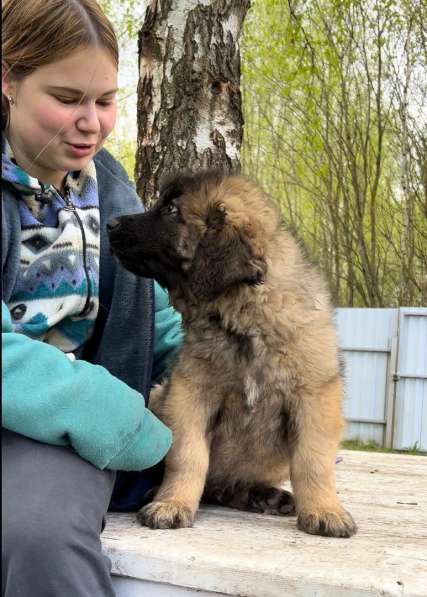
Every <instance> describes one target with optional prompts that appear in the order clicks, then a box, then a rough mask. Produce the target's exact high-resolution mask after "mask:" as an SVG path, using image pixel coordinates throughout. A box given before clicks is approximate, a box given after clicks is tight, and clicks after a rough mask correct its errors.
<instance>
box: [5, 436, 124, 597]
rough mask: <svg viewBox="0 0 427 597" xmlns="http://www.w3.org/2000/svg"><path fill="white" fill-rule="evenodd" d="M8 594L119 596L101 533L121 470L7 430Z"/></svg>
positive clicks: (20, 596) (22, 596) (26, 596)
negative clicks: (101, 466) (97, 465)
mask: <svg viewBox="0 0 427 597" xmlns="http://www.w3.org/2000/svg"><path fill="white" fill-rule="evenodd" d="M2 444H3V446H2V462H3V471H2V480H3V489H2V521H3V531H2V534H3V547H2V567H3V574H2V577H3V585H2V594H3V596H4V597H114V595H115V593H114V590H113V586H112V582H111V577H110V569H111V563H110V561H109V559H108V558H107V557H106V556H105V555H103V554H102V552H101V541H100V534H101V530H102V525H103V518H104V516H105V514H106V512H107V509H108V504H109V502H110V498H111V494H112V491H113V486H114V480H115V473H114V472H112V471H100V470H98V469H97V468H95V467H94V466H92V465H91V464H89V463H88V462H86V461H85V460H82V459H81V458H80V457H79V456H77V455H76V454H75V453H74V452H73V451H72V450H69V449H67V448H62V447H56V446H50V445H47V444H42V443H40V442H36V441H33V440H31V439H28V438H26V437H24V436H22V435H17V434H16V433H12V432H10V431H6V430H4V429H3V430H2Z"/></svg>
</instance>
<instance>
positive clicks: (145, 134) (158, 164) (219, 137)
mask: <svg viewBox="0 0 427 597" xmlns="http://www.w3.org/2000/svg"><path fill="white" fill-rule="evenodd" d="M249 5H250V0H179V1H177V2H173V1H172V0H151V2H149V4H148V7H147V10H146V13H145V20H144V24H143V26H142V28H141V30H140V32H139V38H138V40H139V49H138V58H139V73H140V78H139V84H138V106H137V111H138V144H137V154H136V166H135V182H136V187H137V191H138V193H139V195H140V196H141V198H142V200H143V202H144V204H145V205H147V206H149V205H151V204H152V202H153V201H154V200H155V198H156V194H157V192H158V188H159V182H160V179H161V177H162V176H163V175H165V174H171V173H173V172H176V171H178V170H182V169H200V168H210V167H218V168H221V169H223V170H225V171H226V172H231V171H239V170H240V147H241V144H242V135H243V116H242V109H241V95H240V52H239V36H240V32H241V28H242V24H243V21H244V18H245V16H246V13H247V11H248V9H249Z"/></svg>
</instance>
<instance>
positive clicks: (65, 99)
mask: <svg viewBox="0 0 427 597" xmlns="http://www.w3.org/2000/svg"><path fill="white" fill-rule="evenodd" d="M54 98H55V99H56V100H57V101H58V102H60V103H61V104H75V103H76V102H77V100H76V99H72V98H69V97H58V96H54Z"/></svg>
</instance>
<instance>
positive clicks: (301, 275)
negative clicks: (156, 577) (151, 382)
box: [109, 171, 356, 537]
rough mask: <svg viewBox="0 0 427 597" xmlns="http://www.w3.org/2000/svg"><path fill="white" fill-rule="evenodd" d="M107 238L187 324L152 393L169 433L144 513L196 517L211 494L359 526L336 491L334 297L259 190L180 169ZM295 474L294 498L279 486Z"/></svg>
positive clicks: (182, 519) (255, 507)
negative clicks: (160, 476)
mask: <svg viewBox="0 0 427 597" xmlns="http://www.w3.org/2000/svg"><path fill="white" fill-rule="evenodd" d="M109 239H110V244H111V249H112V251H113V253H114V254H115V255H116V256H117V257H118V259H119V260H120V261H121V262H122V264H123V265H124V266H125V267H126V268H127V269H129V270H130V271H132V272H134V273H135V274H137V275H140V276H145V277H150V278H154V279H156V280H157V281H158V282H159V283H160V284H161V285H162V286H163V287H166V288H167V289H168V291H169V293H170V299H171V303H172V304H173V305H174V306H175V308H176V309H177V310H178V311H180V313H181V314H182V320H183V327H184V331H185V340H184V344H183V346H182V350H181V352H180V355H179V357H178V361H177V363H176V365H175V366H174V368H173V371H172V373H171V376H170V378H169V380H168V382H167V383H166V385H165V386H160V387H157V388H154V390H153V393H152V397H151V401H150V406H151V408H152V409H153V411H154V412H155V413H156V414H157V415H158V416H159V417H160V418H161V419H162V420H163V421H164V422H165V423H166V424H167V425H168V426H169V427H170V428H171V429H172V431H173V435H174V442H173V445H172V448H171V450H170V451H169V453H168V455H167V457H166V466H165V476H164V480H163V483H162V485H161V487H160V489H159V490H158V492H157V494H156V495H155V498H154V501H153V502H151V503H149V504H148V505H146V506H145V507H144V508H142V510H141V511H140V512H139V513H138V518H139V520H140V522H141V523H142V524H145V525H147V526H149V527H152V528H163V529H164V528H176V527H188V526H191V525H192V524H193V520H194V517H195V514H196V511H197V508H198V506H199V503H200V500H201V498H202V496H203V500H204V501H207V502H210V503H216V504H221V505H225V506H231V507H234V508H240V509H244V510H251V511H256V512H266V513H269V514H279V515H280V514H281V515H287V514H294V513H296V514H297V516H298V519H297V524H298V527H299V528H300V529H302V530H304V531H306V532H307V533H312V534H319V535H326V536H331V537H350V536H351V535H353V533H355V532H356V525H355V523H354V521H353V519H352V517H351V515H350V514H349V513H348V512H347V511H346V510H344V509H343V507H342V506H341V504H340V502H339V500H338V498H337V494H336V488H335V463H334V462H335V456H336V452H337V449H338V444H339V441H340V438H341V433H342V429H343V418H342V414H341V401H342V379H341V375H340V365H339V355H338V349H337V342H336V334H335V328H334V324H333V320H332V308H331V304H330V300H329V295H328V292H327V289H326V285H325V283H324V281H323V279H322V277H321V276H320V274H319V273H318V272H317V271H316V270H315V269H314V268H313V267H312V266H311V265H310V264H309V263H308V262H307V260H306V259H305V257H304V255H303V253H302V251H301V249H300V247H299V245H298V243H297V242H296V241H295V240H294V238H293V237H292V236H291V235H290V234H289V233H288V232H287V231H286V230H285V229H284V228H283V227H282V226H281V225H280V221H279V216H278V213H277V211H276V209H275V208H274V207H273V206H272V205H270V204H269V203H268V202H267V200H266V198H265V197H264V196H263V194H262V192H261V190H260V189H259V188H258V187H257V186H255V185H254V184H253V183H252V182H250V181H249V180H247V179H246V178H244V177H242V176H234V175H233V176H226V175H223V174H221V173H220V172H216V171H211V172H201V173H197V174H194V175H192V174H183V175H178V176H177V177H175V178H172V179H170V180H169V181H167V183H166V184H165V185H164V186H163V189H162V191H161V195H160V199H159V200H158V202H157V204H156V205H155V206H154V208H153V209H152V210H150V211H148V212H146V213H144V214H138V215H129V216H123V217H121V218H119V219H116V220H114V221H113V222H111V223H110V225H109ZM289 477H290V480H291V485H292V489H293V494H294V496H292V495H291V494H290V493H289V492H286V491H284V490H283V489H282V488H281V487H282V485H283V482H284V481H285V480H286V479H289Z"/></svg>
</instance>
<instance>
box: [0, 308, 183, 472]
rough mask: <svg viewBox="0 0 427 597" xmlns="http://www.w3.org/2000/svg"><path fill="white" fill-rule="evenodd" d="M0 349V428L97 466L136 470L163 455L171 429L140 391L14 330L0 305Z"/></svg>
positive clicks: (105, 371) (6, 311) (168, 442)
mask: <svg viewBox="0 0 427 597" xmlns="http://www.w3.org/2000/svg"><path fill="white" fill-rule="evenodd" d="M165 342H166V339H165ZM166 344H167V342H166ZM2 349H3V367H2V369H3V372H2V388H3V409H2V410H3V412H2V421H3V427H5V428H7V429H9V430H11V431H14V432H16V433H20V434H22V435H25V436H27V437H30V438H32V439H35V440H38V441H41V442H44V443H48V444H53V445H58V446H71V447H72V448H74V450H75V451H76V452H77V453H78V454H79V455H80V456H81V457H82V458H84V459H85V460H88V461H89V462H91V463H92V464H93V465H95V466H96V467H98V468H100V469H104V468H108V469H113V470H142V469H145V468H148V467H150V466H153V465H154V464H156V463H157V462H159V461H160V460H161V459H162V458H163V457H164V456H165V454H166V452H167V451H168V449H169V447H170V445H171V441H172V436H171V432H170V430H169V429H168V428H167V427H166V426H165V425H163V423H161V422H160V421H159V419H157V418H156V417H155V416H154V415H153V414H152V413H151V412H150V411H149V410H148V409H146V408H145V406H144V398H143V396H142V395H141V394H139V393H138V392H136V391H135V390H133V389H132V388H130V387H129V386H127V385H126V384H125V383H123V382H122V381H120V380H119V379H117V378H115V377H114V376H112V375H111V374H110V373H109V372H108V371H107V370H106V369H104V368H103V367H100V366H98V365H92V364H90V363H87V362H85V361H82V360H76V361H74V362H72V361H70V360H69V359H68V357H67V356H66V355H65V354H64V353H62V352H61V351H60V350H58V349H57V348H55V347H54V346H51V345H49V344H46V343H43V342H40V341H38V340H33V339H31V338H28V337H27V336H25V335H23V334H20V333H17V332H15V331H14V328H13V324H12V320H11V317H10V313H9V310H8V308H7V306H6V305H5V304H4V303H3V302H2Z"/></svg>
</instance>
